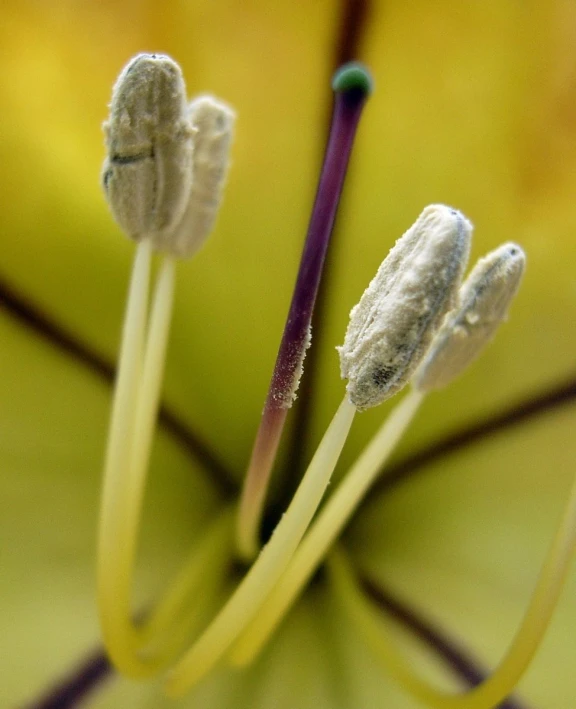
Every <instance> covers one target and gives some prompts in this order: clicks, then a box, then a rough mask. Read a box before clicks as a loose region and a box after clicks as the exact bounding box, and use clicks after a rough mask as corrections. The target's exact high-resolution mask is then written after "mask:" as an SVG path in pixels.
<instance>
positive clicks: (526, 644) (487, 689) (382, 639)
mask: <svg viewBox="0 0 576 709" xmlns="http://www.w3.org/2000/svg"><path fill="white" fill-rule="evenodd" d="M575 546H576V479H575V480H574V482H573V483H572V489H571V491H570V494H569V499H568V503H567V505H566V509H565V511H564V513H563V516H562V519H561V521H560V524H559V526H558V528H557V530H556V533H555V535H554V539H553V541H552V544H551V546H550V549H549V551H548V554H547V556H546V559H545V561H544V564H543V566H542V570H541V571H540V575H539V577H538V581H537V583H536V587H535V589H534V592H533V594H532V598H531V599H530V602H529V604H528V608H527V610H526V613H525V615H524V618H523V620H522V622H521V624H520V628H519V629H518V631H517V633H516V635H515V637H514V639H513V640H512V643H511V645H510V647H509V649H508V652H507V653H506V655H505V657H504V658H503V660H502V661H501V663H500V665H499V666H498V667H497V669H496V670H495V671H494V672H493V673H492V675H490V676H489V677H488V678H487V679H486V680H484V681H483V682H482V683H481V684H479V685H478V686H477V687H475V688H474V689H472V690H470V691H468V692H465V693H463V694H458V695H452V694H447V693H445V692H442V691H440V690H438V689H437V688H436V687H434V686H432V685H430V684H429V683H428V682H427V681H426V680H424V679H422V678H421V677H420V676H419V675H418V674H417V673H416V672H415V671H414V670H413V669H412V668H411V666H410V664H409V663H408V662H407V661H406V659H405V657H404V656H403V655H402V653H401V652H400V651H399V650H398V648H397V647H396V645H395V644H394V643H393V642H392V641H391V640H389V639H388V637H387V636H386V635H385V633H384V632H383V628H382V624H381V619H380V616H379V614H377V613H375V611H374V609H373V608H372V607H371V606H370V604H369V602H368V600H367V599H366V597H365V596H364V595H363V594H362V593H361V592H360V591H359V589H358V588H357V587H356V585H355V580H354V577H353V574H352V573H351V571H350V569H349V568H347V566H346V562H345V558H344V557H343V556H342V555H338V556H336V555H333V556H332V558H331V562H330V568H331V571H332V577H333V579H334V584H335V589H336V591H337V593H338V594H339V596H340V597H341V600H342V601H343V603H344V605H345V607H346V608H347V609H348V611H349V613H350V615H351V617H353V618H354V620H355V622H356V624H357V626H358V628H359V629H360V630H361V632H362V634H363V636H364V638H365V640H366V642H367V644H368V645H369V646H370V647H371V649H372V650H373V652H374V654H375V655H376V657H377V658H378V659H379V660H380V661H381V662H382V665H383V667H384V668H385V669H386V670H387V671H388V672H389V673H390V674H391V675H392V676H393V677H395V678H396V680H397V681H398V682H400V683H401V684H402V685H403V686H404V687H405V689H407V690H408V691H409V692H410V693H411V694H412V695H413V696H414V697H416V698H417V699H419V700H421V701H424V702H426V703H427V705H428V706H430V707H434V708H435V709H492V708H493V707H495V706H497V705H498V704H499V703H500V702H501V701H502V700H503V699H505V698H506V697H507V696H509V695H510V694H511V693H512V691H513V690H514V689H515V687H516V685H517V684H518V682H519V681H520V679H521V677H522V675H523V674H524V672H525V671H526V669H527V668H528V666H529V664H530V662H531V661H532V659H533V657H534V655H535V654H536V652H537V650H538V648H539V646H540V644H541V642H542V639H543V637H544V633H545V632H546V630H547V628H548V625H549V624H550V620H551V618H552V614H553V613H554V610H555V608H556V605H557V604H558V600H559V597H560V593H561V591H562V587H563V584H564V581H565V579H566V576H567V574H568V570H569V565H570V561H571V559H572V555H573V552H574V548H575Z"/></svg>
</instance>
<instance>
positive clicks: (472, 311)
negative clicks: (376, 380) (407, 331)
mask: <svg viewBox="0 0 576 709" xmlns="http://www.w3.org/2000/svg"><path fill="white" fill-rule="evenodd" d="M525 263H526V256H525V254H524V251H523V250H522V249H521V248H520V246H517V245H516V244H512V243H507V244H503V245H502V246H500V247H499V248H498V249H495V250H494V251H492V252H491V253H489V254H488V255H487V256H485V257H484V258H482V259H480V260H479V261H478V263H477V264H476V265H475V266H474V268H473V269H472V271H471V273H470V275H469V276H468V278H467V279H466V281H465V283H464V285H463V286H462V288H461V290H460V294H459V304H458V306H457V307H456V308H455V309H454V310H452V311H451V312H449V313H448V314H447V315H446V319H445V320H444V322H443V323H442V327H441V328H440V330H439V331H438V334H437V335H436V337H435V338H434V340H433V341H432V345H431V346H430V349H429V351H428V353H427V354H426V357H425V358H424V360H423V361H422V364H421V365H420V367H419V368H418V371H417V372H416V374H415V375H414V380H413V383H414V386H415V387H416V388H417V389H419V390H420V391H430V390H432V389H440V388H442V387H445V386H446V385H447V384H449V383H450V382H451V381H452V380H453V379H455V378H456V377H457V376H458V375H459V374H460V373H461V372H462V371H464V369H466V367H467V366H468V365H469V364H470V363H471V362H472V361H473V360H474V359H476V357H477V356H478V355H479V354H480V352H481V351H482V350H483V349H484V347H485V346H486V345H487V344H488V343H489V342H490V341H491V339H492V338H493V336H494V334H495V332H496V330H497V329H498V326H499V325H500V323H502V322H503V321H504V320H505V319H506V316H507V313H508V308H509V306H510V303H511V302H512V299H513V298H514V296H515V295H516V292H517V291H518V287H519V285H520V281H521V279H522V274H523V273H524V266H525Z"/></svg>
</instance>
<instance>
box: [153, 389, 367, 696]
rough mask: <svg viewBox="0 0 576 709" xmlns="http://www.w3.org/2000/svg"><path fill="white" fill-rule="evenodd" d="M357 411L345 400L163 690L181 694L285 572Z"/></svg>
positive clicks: (223, 650) (207, 668)
mask: <svg viewBox="0 0 576 709" xmlns="http://www.w3.org/2000/svg"><path fill="white" fill-rule="evenodd" d="M355 412H356V409H355V408H354V406H352V404H351V403H350V402H349V401H348V399H347V397H344V400H343V402H342V404H341V405H340V407H339V409H338V411H337V412H336V414H335V416H334V418H333V419H332V422H331V423H330V426H329V427H328V429H327V431H326V433H325V434H324V438H323V439H322V441H321V443H320V445H319V446H318V449H317V451H316V453H315V455H314V457H313V459H312V461H311V463H310V465H309V467H308V470H307V471H306V473H305V475H304V477H303V479H302V482H301V483H300V485H299V487H298V490H297V491H296V494H295V495H294V498H293V500H292V502H291V503H290V506H289V507H288V510H287V511H286V513H285V514H284V516H283V517H282V519H281V521H280V522H279V524H278V526H277V527H276V529H275V531H274V534H273V535H272V538H271V539H270V541H269V542H268V544H267V545H266V546H265V547H264V548H263V549H262V551H261V552H260V555H259V556H258V558H257V560H256V561H255V562H254V564H253V565H252V567H251V568H250V570H249V571H248V573H247V574H246V576H245V577H244V579H243V580H242V582H241V583H240V585H239V586H238V588H237V589H236V591H235V592H234V594H233V595H232V596H231V598H230V599H229V600H228V602H227V603H226V604H225V605H224V607H223V608H222V610H221V611H220V613H219V614H218V615H217V616H216V618H215V619H214V620H213V621H212V623H211V624H210V625H209V626H208V628H207V629H206V630H205V631H204V633H203V634H202V635H201V636H200V638H199V639H198V640H197V641H196V643H194V645H193V646H192V647H191V648H190V650H189V651H188V652H187V653H186V654H185V655H184V657H183V658H182V659H181V660H180V662H179V663H178V665H177V666H176V667H175V669H174V670H173V671H172V672H171V673H170V675H169V677H168V681H167V685H166V691H167V692H168V693H169V694H170V695H171V696H179V695H181V694H183V693H185V692H186V691H187V690H188V689H189V688H190V687H192V686H193V685H194V684H195V683H196V682H198V681H199V680H200V679H201V678H202V677H203V676H204V675H205V674H206V673H207V672H209V671H210V669H212V667H213V666H214V665H215V664H216V662H218V660H220V659H221V658H222V656H223V655H224V654H225V653H226V652H227V650H228V649H229V648H230V646H231V645H232V643H233V642H234V641H235V640H236V638H237V637H238V635H239V634H240V633H241V632H242V631H243V630H244V628H245V627H246V626H247V625H248V623H249V622H250V621H251V620H252V619H253V618H254V616H255V614H256V613H257V612H258V611H259V608H260V606H261V605H262V603H263V601H264V600H265V598H266V596H267V595H268V594H269V592H270V590H271V589H272V588H273V587H274V585H275V583H276V582H277V581H278V579H279V578H280V576H281V575H282V573H283V571H284V570H285V569H286V566H287V565H288V563H289V561H290V559H291V558H292V555H293V554H294V551H295V549H296V548H297V546H298V544H299V543H300V541H301V539H302V537H303V535H304V533H305V531H306V529H307V527H308V525H309V524H310V520H311V519H312V517H313V515H314V513H315V511H316V509H317V507H318V505H319V503H320V500H321V499H322V495H323V494H324V491H325V490H326V487H327V486H328V483H329V481H330V477H331V475H332V472H333V470H334V467H335V466H336V463H337V461H338V458H339V456H340V453H341V451H342V447H343V446H344V443H345V441H346V437H347V435H348V432H349V430H350V426H351V424H352V421H353V419H354V414H355Z"/></svg>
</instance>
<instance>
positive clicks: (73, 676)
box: [24, 649, 114, 709]
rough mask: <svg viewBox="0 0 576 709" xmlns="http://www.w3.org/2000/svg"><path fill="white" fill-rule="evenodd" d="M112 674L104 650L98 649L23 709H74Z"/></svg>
mask: <svg viewBox="0 0 576 709" xmlns="http://www.w3.org/2000/svg"><path fill="white" fill-rule="evenodd" d="M113 674H114V670H113V668H112V666H111V664H110V662H109V661H108V658H107V657H106V655H105V653H104V650H102V649H98V650H96V651H95V652H93V653H92V654H91V655H90V656H89V657H87V658H86V659H85V660H84V661H83V662H82V663H81V664H80V665H79V666H78V667H76V668H75V669H74V670H73V671H72V672H71V673H70V674H69V675H68V676H67V677H64V678H63V679H62V680H61V681H60V682H58V683H57V684H56V685H54V687H52V688H51V689H50V690H49V691H48V693H47V694H46V695H45V696H44V697H42V698H40V699H39V700H37V701H35V702H33V703H31V704H27V705H26V706H25V708H24V709H74V707H79V706H80V705H81V704H82V702H83V701H84V700H85V699H87V698H88V697H89V695H90V694H92V692H93V691H94V690H95V689H97V688H98V686H99V685H101V684H102V683H104V682H105V681H107V680H109V679H110V678H111V677H112V676H113Z"/></svg>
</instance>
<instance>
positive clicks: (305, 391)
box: [282, 0, 371, 497]
mask: <svg viewBox="0 0 576 709" xmlns="http://www.w3.org/2000/svg"><path fill="white" fill-rule="evenodd" d="M337 4H338V5H339V8H340V21H339V24H338V30H337V33H336V38H335V42H334V50H333V58H332V61H331V62H330V65H329V71H330V77H331V76H332V73H333V71H334V69H336V68H337V67H339V66H341V65H342V64H344V63H346V62H349V61H351V60H353V59H358V58H359V56H360V54H361V45H362V41H363V39H364V35H365V32H366V28H367V26H368V21H369V15H370V8H371V0H342V1H341V2H339V3H337ZM330 116H331V108H330V106H327V108H326V116H325V117H324V123H325V125H326V132H327V130H328V128H329V126H330ZM339 233H340V230H339V229H338V221H336V226H335V228H334V233H333V235H332V244H331V246H330V249H329V250H328V254H327V257H326V265H325V267H324V275H323V276H322V281H321V283H320V288H319V291H318V295H317V297H316V305H315V309H314V316H313V318H312V346H311V347H310V349H309V350H308V353H307V355H306V360H305V362H304V373H303V375H302V379H301V381H300V387H299V390H298V399H297V400H296V403H295V406H294V414H293V425H292V430H291V434H290V441H289V444H288V448H287V450H288V451H289V454H288V457H287V461H286V470H285V471H284V475H283V479H285V480H286V481H287V485H288V486H289V487H290V491H292V490H293V489H294V488H295V485H296V484H297V483H298V481H297V480H294V477H295V476H294V471H299V470H301V469H302V467H303V462H304V461H303V459H304V455H305V453H306V448H307V445H308V438H309V432H310V421H311V419H312V415H313V404H314V398H315V394H316V385H317V382H318V368H319V361H320V353H321V351H322V345H323V341H324V332H325V328H324V324H325V322H326V313H327V309H328V304H329V298H328V295H329V293H330V292H332V289H333V281H334V276H333V270H334V269H333V263H334V261H333V258H331V255H333V254H334V251H335V250H336V248H337V242H338V241H339V238H340V237H339ZM282 497H284V494H283V495H282Z"/></svg>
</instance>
